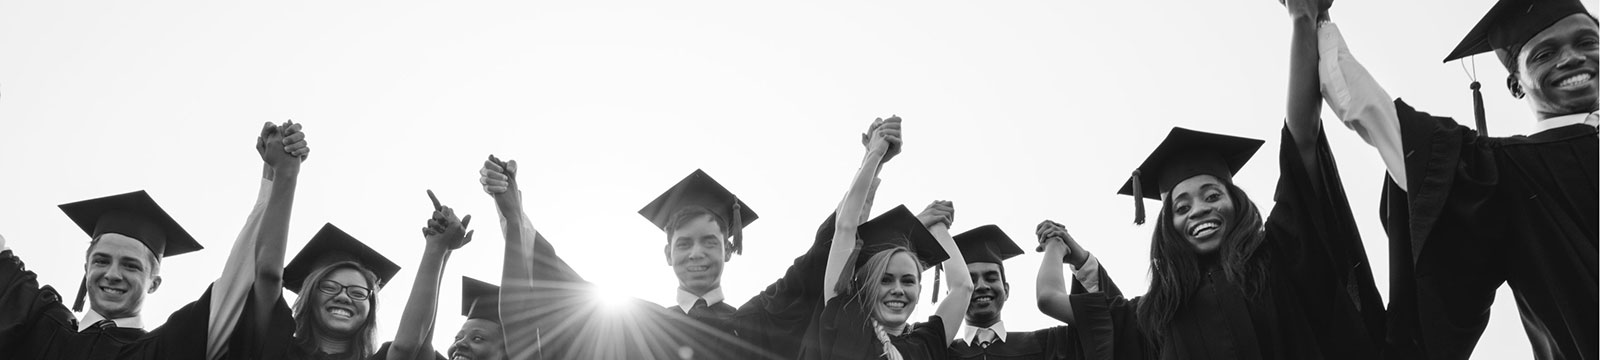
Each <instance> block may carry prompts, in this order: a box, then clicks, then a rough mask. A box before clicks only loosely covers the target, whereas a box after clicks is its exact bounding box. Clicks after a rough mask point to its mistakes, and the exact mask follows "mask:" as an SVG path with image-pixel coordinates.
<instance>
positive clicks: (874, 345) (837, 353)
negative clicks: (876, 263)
mask: <svg viewBox="0 0 1600 360" xmlns="http://www.w3.org/2000/svg"><path fill="white" fill-rule="evenodd" d="M949 341H950V335H947V334H945V332H944V323H943V322H942V321H941V320H940V319H939V315H933V316H929V317H928V321H927V322H923V323H918V324H915V325H913V326H912V327H911V331H908V332H906V333H904V334H901V335H898V336H891V337H890V338H889V342H890V343H891V344H894V347H895V349H897V350H899V351H900V355H902V358H904V359H906V360H913V359H932V360H937V359H946V358H948V357H949V354H948V353H947V352H946V349H947V348H948V347H949ZM882 357H883V343H882V342H880V341H878V336H877V331H875V330H874V329H873V327H872V313H871V308H870V307H868V306H866V302H865V301H862V300H861V299H855V296H853V294H841V295H839V296H835V297H833V299H832V300H828V303H827V305H826V306H824V307H823V309H822V312H820V313H818V314H816V316H815V318H814V319H813V320H812V323H811V325H810V326H809V327H808V328H807V331H806V338H805V347H804V348H803V349H801V351H800V356H799V357H797V359H804V360H822V359H842V360H855V359H880V358H882Z"/></svg>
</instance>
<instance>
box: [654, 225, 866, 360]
mask: <svg viewBox="0 0 1600 360" xmlns="http://www.w3.org/2000/svg"><path fill="white" fill-rule="evenodd" d="M834 219H835V215H829V216H828V219H827V220H824V221H823V223H822V226H821V227H819V228H818V229H817V235H816V239H815V240H814V241H813V242H812V244H811V248H810V249H808V250H806V253H805V254H803V255H800V257H798V258H795V260H794V263H793V264H790V265H789V269H788V270H785V271H784V274H783V277H781V278H778V280H777V281H774V282H773V283H772V284H771V285H768V286H767V288H766V290H763V291H762V292H761V293H759V294H756V295H755V296H753V297H751V298H750V300H748V301H745V302H744V304H743V305H740V306H739V308H737V309H735V308H734V307H733V306H731V305H728V304H727V303H725V302H718V303H716V304H712V305H710V306H706V307H705V308H704V309H703V310H701V309H690V311H689V312H688V315H689V317H690V318H693V319H695V320H697V321H700V322H701V323H703V324H706V325H707V326H710V327H712V328H716V329H721V330H722V331H724V332H727V333H728V334H731V335H733V336H735V337H738V338H739V339H740V340H743V341H744V342H746V343H749V344H750V345H752V346H754V347H756V348H757V349H759V350H760V351H754V352H751V353H749V354H745V356H741V357H740V358H743V359H756V358H777V359H792V358H794V356H795V355H796V354H799V353H800V347H801V339H803V338H804V337H805V330H806V325H807V324H809V323H810V322H811V317H812V314H813V313H815V312H816V311H817V307H818V306H819V305H821V302H822V301H821V299H822V272H823V271H824V270H823V268H824V267H826V266H827V263H828V250H829V247H830V246H832V244H833V227H834ZM668 309H671V311H676V312H682V311H683V310H681V309H682V308H681V307H679V306H677V305H673V306H671V307H668Z"/></svg>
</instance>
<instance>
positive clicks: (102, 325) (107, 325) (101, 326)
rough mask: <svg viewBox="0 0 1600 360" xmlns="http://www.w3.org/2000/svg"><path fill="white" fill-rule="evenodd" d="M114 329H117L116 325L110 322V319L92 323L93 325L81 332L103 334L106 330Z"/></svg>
mask: <svg viewBox="0 0 1600 360" xmlns="http://www.w3.org/2000/svg"><path fill="white" fill-rule="evenodd" d="M114 327H117V323H116V322H112V321H111V319H104V320H100V321H96V322H95V323H94V325H92V326H89V327H87V328H84V329H83V332H91V331H96V332H104V331H106V330H111V328H114Z"/></svg>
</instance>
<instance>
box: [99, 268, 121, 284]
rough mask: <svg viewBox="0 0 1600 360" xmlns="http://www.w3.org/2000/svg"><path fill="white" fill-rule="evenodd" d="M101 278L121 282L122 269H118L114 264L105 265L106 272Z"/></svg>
mask: <svg viewBox="0 0 1600 360" xmlns="http://www.w3.org/2000/svg"><path fill="white" fill-rule="evenodd" d="M101 278H104V279H105V280H106V281H110V282H112V283H118V282H122V280H123V278H122V269H118V268H117V266H115V265H113V266H109V267H106V273H105V275H103V276H101Z"/></svg>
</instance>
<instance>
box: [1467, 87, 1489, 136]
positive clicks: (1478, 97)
mask: <svg viewBox="0 0 1600 360" xmlns="http://www.w3.org/2000/svg"><path fill="white" fill-rule="evenodd" d="M1470 87H1471V88H1472V116H1473V117H1474V118H1475V119H1477V120H1478V136H1489V122H1488V121H1486V120H1484V119H1483V92H1482V91H1478V88H1479V87H1482V85H1480V84H1478V82H1477V81H1473V82H1472V86H1470Z"/></svg>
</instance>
